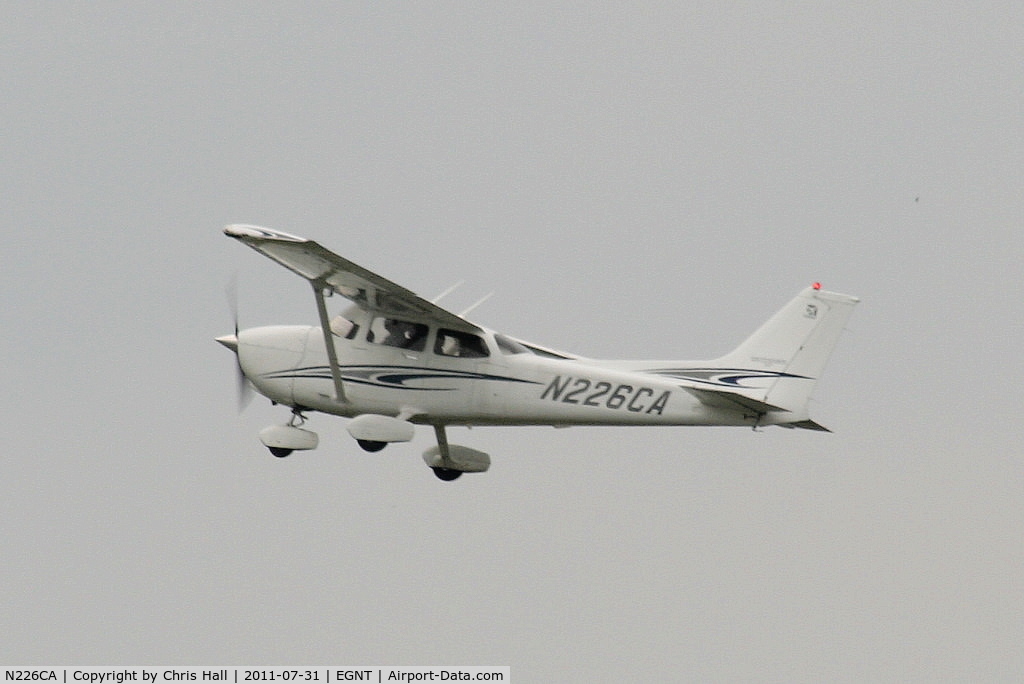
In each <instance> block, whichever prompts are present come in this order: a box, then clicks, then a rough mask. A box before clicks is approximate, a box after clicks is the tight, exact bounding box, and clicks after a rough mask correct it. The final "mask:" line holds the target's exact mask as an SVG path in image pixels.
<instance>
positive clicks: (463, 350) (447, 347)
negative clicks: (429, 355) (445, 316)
mask: <svg viewBox="0 0 1024 684" xmlns="http://www.w3.org/2000/svg"><path fill="white" fill-rule="evenodd" d="M434 353H435V354H438V355H440V356H457V357H459V358H463V359H481V358H484V357H485V356H490V355H491V352H490V351H489V350H488V349H487V343H486V342H484V340H483V338H482V337H478V336H477V335H472V334H470V333H464V332H459V331H458V330H445V329H444V328H442V329H441V330H438V331H437V341H436V342H435V343H434Z"/></svg>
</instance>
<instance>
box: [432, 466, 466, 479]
mask: <svg viewBox="0 0 1024 684" xmlns="http://www.w3.org/2000/svg"><path fill="white" fill-rule="evenodd" d="M431 470H433V471H434V475H436V476H437V479H439V480H444V481H445V482H451V481H452V480H457V479H459V477H461V476H462V471H461V470H452V469H451V468H431Z"/></svg>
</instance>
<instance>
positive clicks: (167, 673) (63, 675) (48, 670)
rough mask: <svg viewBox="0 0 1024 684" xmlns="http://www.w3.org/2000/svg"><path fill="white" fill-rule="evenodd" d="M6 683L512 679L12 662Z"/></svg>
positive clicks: (425, 672)
mask: <svg viewBox="0 0 1024 684" xmlns="http://www.w3.org/2000/svg"><path fill="white" fill-rule="evenodd" d="M2 669H3V671H4V677H3V681H2V682H0V684H7V683H8V682H24V683H29V684H31V683H33V682H35V683H36V684H43V683H44V682H45V683H48V684H126V683H127V682H138V683H139V684H169V683H173V682H195V684H251V683H265V684H284V683H286V682H287V683H288V684H291V683H292V682H298V683H299V684H343V683H344V682H377V684H384V683H385V682H502V683H503V684H504V683H507V682H510V681H512V678H511V667H509V666H507V665H506V666H496V667H491V666H484V665H458V666H441V665H437V666H422V667H421V666H415V667H392V666H380V665H373V666H367V667H353V666H338V667H324V666H319V667H311V666H301V667H235V666H231V667H224V666H217V667H212V666H211V667H205V666H204V667H120V666H117V667H64V666H61V667H39V666H32V667H11V666H4V667H3V668H2Z"/></svg>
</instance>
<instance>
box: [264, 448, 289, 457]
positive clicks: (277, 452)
mask: <svg viewBox="0 0 1024 684" xmlns="http://www.w3.org/2000/svg"><path fill="white" fill-rule="evenodd" d="M267 448H268V449H270V453H272V454H274V455H275V456H277V457H278V458H284V457H285V456H291V455H292V452H293V451H294V449H282V448H281V447H267Z"/></svg>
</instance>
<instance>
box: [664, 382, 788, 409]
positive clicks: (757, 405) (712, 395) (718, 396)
mask: <svg viewBox="0 0 1024 684" xmlns="http://www.w3.org/2000/svg"><path fill="white" fill-rule="evenodd" d="M683 389H685V390H686V391H687V392H689V393H691V394H692V395H693V396H695V397H697V399H699V400H700V403H702V404H705V405H707V406H713V407H715V408H724V409H729V410H733V411H735V410H736V408H737V407H741V408H744V409H747V410H749V411H753V412H754V413H756V414H758V415H760V414H764V413H769V412H770V411H783V412H788V411H787V410H786V409H784V408H782V407H781V406H775V405H773V404H767V403H765V402H763V401H758V400H757V399H752V398H750V397H746V396H744V395H742V394H736V393H735V392H729V391H727V390H713V389H704V388H698V387H684V388H683Z"/></svg>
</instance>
